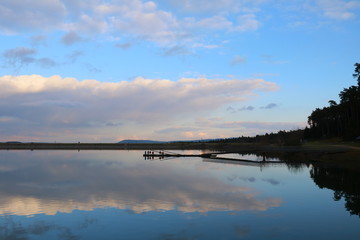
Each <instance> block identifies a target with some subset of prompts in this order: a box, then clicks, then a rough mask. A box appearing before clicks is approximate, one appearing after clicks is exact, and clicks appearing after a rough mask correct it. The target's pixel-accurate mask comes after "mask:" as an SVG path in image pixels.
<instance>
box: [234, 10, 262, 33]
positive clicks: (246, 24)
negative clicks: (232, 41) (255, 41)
mask: <svg viewBox="0 0 360 240" xmlns="http://www.w3.org/2000/svg"><path fill="white" fill-rule="evenodd" d="M260 25H261V24H260V22H259V21H258V20H257V19H256V15H255V14H245V15H240V16H238V18H237V25H236V26H235V27H234V30H235V31H241V32H244V31H254V30H257V29H258V28H259V27H260Z"/></svg>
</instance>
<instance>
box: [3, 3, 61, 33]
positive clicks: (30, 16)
mask: <svg viewBox="0 0 360 240" xmlns="http://www.w3.org/2000/svg"><path fill="white" fill-rule="evenodd" d="M65 17H66V9H65V6H64V5H63V3H62V2H61V1H60V0H36V1H34V0H26V1H24V0H2V1H1V2H0V30H1V31H3V32H5V33H10V34H14V33H17V32H19V31H28V30H47V29H54V28H58V27H60V26H61V24H62V21H63V20H64V19H65Z"/></svg>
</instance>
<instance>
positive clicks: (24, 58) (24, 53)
mask: <svg viewBox="0 0 360 240" xmlns="http://www.w3.org/2000/svg"><path fill="white" fill-rule="evenodd" d="M36 54H37V50H36V49H34V48H28V47H17V48H12V49H8V50H6V51H5V52H4V53H3V58H4V62H5V67H7V68H13V69H15V70H19V69H21V68H22V67H23V66H26V65H29V64H38V65H39V66H40V67H43V68H49V67H54V66H55V65H56V62H55V61H54V60H52V59H50V58H47V57H44V58H36Z"/></svg>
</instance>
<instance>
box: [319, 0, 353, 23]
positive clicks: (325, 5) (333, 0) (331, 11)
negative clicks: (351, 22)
mask: <svg viewBox="0 0 360 240" xmlns="http://www.w3.org/2000/svg"><path fill="white" fill-rule="evenodd" d="M317 4H318V6H319V8H320V9H321V10H322V12H323V15H324V16H325V17H328V18H332V19H337V20H348V19H351V18H354V17H355V16H356V15H355V13H354V10H356V9H359V8H360V2H359V1H345V0H317Z"/></svg>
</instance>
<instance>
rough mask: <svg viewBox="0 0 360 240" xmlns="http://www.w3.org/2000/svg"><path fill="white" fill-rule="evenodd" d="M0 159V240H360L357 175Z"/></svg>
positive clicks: (78, 156) (126, 159)
mask: <svg viewBox="0 0 360 240" xmlns="http://www.w3.org/2000/svg"><path fill="white" fill-rule="evenodd" d="M142 153H143V152H142V151H130V152H127V151H81V152H77V151H1V152H0V239H6V240H10V239H11V240H15V239H16V240H19V239H65V240H70V239H71V240H78V239H360V217H359V215H360V205H359V202H360V194H359V193H360V177H359V173H356V172H351V171H349V170H343V169H338V168H334V167H323V166H306V165H303V166H286V165H277V166H268V167H261V168H260V167H256V166H243V165H239V164H231V163H229V162H227V163H219V162H207V161H206V160H203V159H201V158H182V159H172V160H165V161H159V160H154V161H150V160H144V159H143V158H142Z"/></svg>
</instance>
